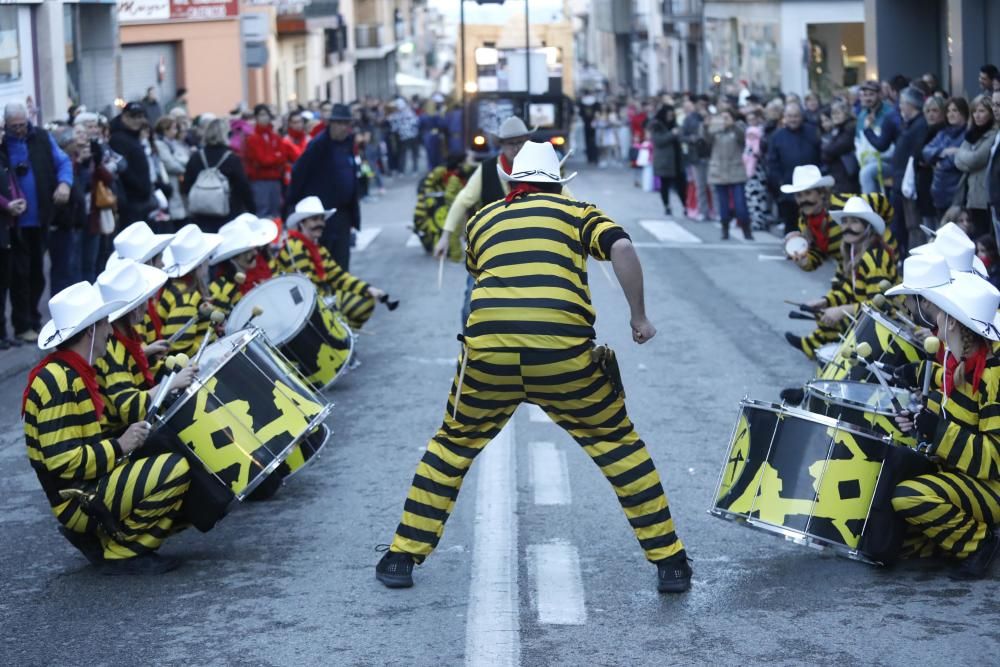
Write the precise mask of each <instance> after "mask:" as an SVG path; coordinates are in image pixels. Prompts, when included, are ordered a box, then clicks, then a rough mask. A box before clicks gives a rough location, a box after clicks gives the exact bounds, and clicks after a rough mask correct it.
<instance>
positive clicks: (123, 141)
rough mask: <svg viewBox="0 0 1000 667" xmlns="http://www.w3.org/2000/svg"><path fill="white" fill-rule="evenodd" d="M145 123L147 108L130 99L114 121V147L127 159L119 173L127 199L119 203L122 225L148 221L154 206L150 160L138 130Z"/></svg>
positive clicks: (111, 142)
mask: <svg viewBox="0 0 1000 667" xmlns="http://www.w3.org/2000/svg"><path fill="white" fill-rule="evenodd" d="M145 123H146V109H145V107H143V105H142V104H140V103H139V102H129V103H128V104H126V105H125V108H124V109H122V112H121V114H119V115H118V116H116V117H115V118H114V119H112V121H111V139H110V140H109V142H108V144H109V145H110V146H111V150H113V151H115V152H116V153H118V154H119V155H121V156H122V157H124V158H125V161H126V162H127V163H128V169H126V170H125V171H123V172H121V173H120V174H119V175H118V176H119V178H120V179H121V184H122V191H123V194H124V195H125V200H124V201H120V202H118V212H119V214H120V216H121V226H122V227H127V226H128V225H131V224H132V223H133V222H137V221H139V220H145V219H146V216H148V215H149V214H150V213H151V212H152V211H153V209H154V208H156V201H155V200H154V199H153V183H152V180H151V178H150V174H149V160H148V159H147V158H146V151H145V150H144V149H143V147H142V141H141V140H140V139H139V132H140V130H142V126H143V125H144V124H145Z"/></svg>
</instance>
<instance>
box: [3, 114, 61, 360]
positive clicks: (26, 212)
mask: <svg viewBox="0 0 1000 667" xmlns="http://www.w3.org/2000/svg"><path fill="white" fill-rule="evenodd" d="M4 124H5V126H6V133H5V135H4V139H3V144H2V145H0V151H2V152H3V156H2V158H0V159H4V160H5V161H6V163H7V165H9V167H10V169H11V171H12V172H13V173H14V178H13V179H11V185H12V186H14V187H15V189H16V190H18V192H17V193H12V194H14V195H15V199H23V200H24V206H23V208H22V207H19V208H21V212H20V213H17V214H15V220H16V223H15V224H14V225H13V228H12V230H11V291H10V301H11V323H12V324H13V325H14V335H15V337H16V338H17V339H19V340H21V341H26V342H34V341H36V340H38V332H39V331H41V327H42V316H41V313H40V312H39V310H38V302H39V300H40V299H41V298H42V293H43V292H44V291H45V273H44V266H43V262H44V257H45V245H46V238H47V237H48V233H49V225H50V224H51V223H52V220H53V219H54V218H55V215H56V209H57V208H58V207H62V206H65V205H66V202H67V201H69V195H70V187H71V186H72V185H73V164H72V162H71V161H70V159H69V157H67V156H66V154H65V153H64V152H62V150H60V148H59V146H57V145H56V142H55V139H53V138H52V136H51V135H49V133H48V132H46V131H45V130H43V129H42V128H40V127H35V126H34V125H33V124H32V123H31V122H29V121H28V110H27V109H26V108H25V106H24V105H23V104H17V103H11V104H8V105H7V106H6V107H4Z"/></svg>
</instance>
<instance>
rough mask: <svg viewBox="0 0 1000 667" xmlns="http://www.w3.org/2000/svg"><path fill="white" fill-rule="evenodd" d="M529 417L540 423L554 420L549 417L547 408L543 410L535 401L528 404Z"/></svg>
mask: <svg viewBox="0 0 1000 667" xmlns="http://www.w3.org/2000/svg"><path fill="white" fill-rule="evenodd" d="M528 419H530V420H531V421H533V422H538V423H545V422H549V421H552V420H551V419H549V416H548V415H547V414H545V410H542V409H541V408H540V407H538V406H537V405H534V404H533V403H529V404H528Z"/></svg>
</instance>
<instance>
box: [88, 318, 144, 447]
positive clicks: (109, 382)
mask: <svg viewBox="0 0 1000 667" xmlns="http://www.w3.org/2000/svg"><path fill="white" fill-rule="evenodd" d="M94 367H95V368H96V369H97V386H98V387H100V388H101V394H103V395H104V398H105V401H104V405H105V409H104V420H105V422H106V427H107V428H108V429H110V431H111V432H120V431H122V430H123V429H125V428H127V427H128V426H129V424H134V423H135V422H138V421H142V420H143V419H145V418H146V412H147V411H148V409H149V391H148V389H149V387H147V386H146V378H145V377H144V376H143V374H142V371H141V370H139V365H138V364H137V363H136V362H135V359H133V358H132V354H131V353H130V352H129V351H128V349H127V348H126V347H125V346H124V345H123V344H122V343H121V341H119V340H118V339H117V338H115V337H114V336H112V337H111V339H110V340H109V341H108V347H107V350H106V351H105V353H104V356H102V357H100V358H99V359H98V360H97V361H96V362H95V363H94Z"/></svg>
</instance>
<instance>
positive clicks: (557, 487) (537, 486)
mask: <svg viewBox="0 0 1000 667" xmlns="http://www.w3.org/2000/svg"><path fill="white" fill-rule="evenodd" d="M528 448H529V449H530V450H531V486H532V489H534V496H535V504H536V505H569V504H570V502H572V500H571V499H570V485H569V472H568V468H567V466H566V452H564V451H562V450H560V449H559V448H558V447H556V445H555V443H554V442H533V443H531V444H530V445H528Z"/></svg>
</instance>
